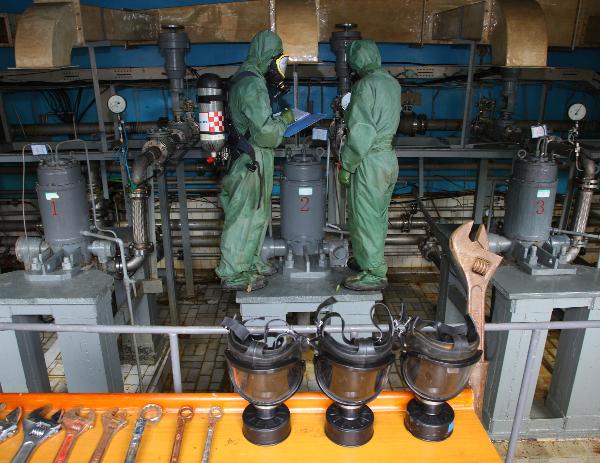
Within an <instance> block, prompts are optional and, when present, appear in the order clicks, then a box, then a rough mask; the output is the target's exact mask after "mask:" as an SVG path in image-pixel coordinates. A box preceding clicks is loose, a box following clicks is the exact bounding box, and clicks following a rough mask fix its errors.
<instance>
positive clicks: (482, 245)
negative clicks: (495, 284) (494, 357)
mask: <svg viewBox="0 0 600 463" xmlns="http://www.w3.org/2000/svg"><path fill="white" fill-rule="evenodd" d="M472 227H473V221H472V220H471V221H469V222H467V223H464V224H462V225H461V226H460V227H458V228H457V229H456V230H454V233H452V235H451V236H450V243H449V244H450V251H451V252H452V255H453V256H454V259H455V261H456V263H457V264H458V267H459V268H460V270H462V273H463V275H464V278H465V281H466V283H467V313H468V314H469V315H471V317H472V318H473V321H474V322H475V326H476V327H477V332H478V333H479V339H480V346H481V350H482V351H484V355H482V356H481V360H480V361H479V362H478V363H477V364H476V365H475V366H474V367H473V371H472V373H471V380H470V382H471V388H472V389H473V395H474V396H475V412H476V413H477V415H478V416H479V417H480V418H481V412H482V408H483V394H484V392H485V381H486V378H487V367H488V363H487V362H486V360H485V350H484V348H485V292H486V290H487V287H488V284H489V282H490V280H491V279H492V277H493V276H494V273H496V269H497V268H498V266H499V265H500V262H501V261H502V257H500V256H498V255H497V254H494V253H493V252H491V251H490V250H489V248H490V246H489V241H488V236H487V232H486V231H485V227H484V226H483V225H480V226H479V229H478V230H477V233H476V235H475V241H472V240H471V238H470V237H469V235H470V234H471V228H472Z"/></svg>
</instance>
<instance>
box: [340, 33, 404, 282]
mask: <svg viewBox="0 0 600 463" xmlns="http://www.w3.org/2000/svg"><path fill="white" fill-rule="evenodd" d="M348 62H349V64H350V66H351V67H352V69H354V70H355V71H356V72H358V74H359V75H360V77H361V79H360V80H359V81H358V82H357V83H356V84H354V86H353V87H352V97H351V99H350V105H349V106H348V109H347V112H346V117H345V119H346V125H347V129H348V136H347V139H346V143H345V145H344V147H343V148H342V153H341V158H342V169H343V170H345V171H347V172H350V186H349V193H348V208H349V213H350V214H349V215H350V238H351V240H352V252H353V254H354V257H355V258H356V261H357V263H358V265H360V268H361V269H362V270H363V272H362V273H360V274H359V275H358V276H356V277H351V278H349V279H347V280H346V281H345V282H344V284H345V286H347V287H349V288H351V289H359V290H360V289H375V288H378V287H381V286H382V285H384V284H385V283H386V282H387V281H386V274H387V265H386V262H385V259H384V256H383V251H384V246H385V238H386V236H387V227H388V207H389V205H390V200H391V198H392V193H393V191H394V186H395V185H396V181H397V178H398V160H397V159H396V154H395V152H394V150H393V149H392V139H393V137H394V135H395V134H396V131H397V130H398V124H399V123H400V111H401V102H400V84H399V83H398V81H397V80H396V79H394V78H393V77H392V76H391V75H390V74H389V73H388V72H387V71H385V70H384V69H383V68H382V67H381V56H380V54H379V50H378V48H377V45H375V43H374V42H373V41H371V40H357V41H355V42H353V43H352V45H351V46H350V50H349V56H348Z"/></svg>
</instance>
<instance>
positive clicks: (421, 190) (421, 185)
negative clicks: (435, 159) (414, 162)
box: [419, 157, 425, 198]
mask: <svg viewBox="0 0 600 463" xmlns="http://www.w3.org/2000/svg"><path fill="white" fill-rule="evenodd" d="M424 196H425V160H424V159H423V158H422V157H420V158H419V198H422V197H424Z"/></svg>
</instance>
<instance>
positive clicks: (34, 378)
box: [0, 270, 123, 392]
mask: <svg viewBox="0 0 600 463" xmlns="http://www.w3.org/2000/svg"><path fill="white" fill-rule="evenodd" d="M112 292H113V278H112V277H110V276H108V275H107V274H105V273H103V272H100V271H97V270H89V271H84V272H81V273H80V274H78V275H77V276H75V277H74V278H72V279H70V280H66V281H62V282H60V283H31V282H29V281H27V280H26V279H25V277H24V272H22V271H20V272H11V273H6V274H2V275H0V321H1V322H3V323H7V322H14V323H18V322H38V321H39V317H38V316H39V315H51V316H52V317H54V320H55V323H57V324H73V325H79V324H84V325H110V324H112V323H113V313H112V304H111V298H112ZM58 343H59V347H60V352H61V354H62V360H63V364H64V370H65V377H66V380H67V388H68V390H69V392H123V378H122V376H121V366H120V362H119V352H118V349H117V335H116V334H94V333H58ZM0 352H1V353H2V355H0V385H1V386H2V391H3V392H49V391H50V383H49V381H48V373H47V371H46V365H45V362H44V355H43V352H42V346H41V340H40V335H39V333H27V332H14V331H2V332H0Z"/></svg>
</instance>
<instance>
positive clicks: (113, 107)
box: [108, 95, 127, 114]
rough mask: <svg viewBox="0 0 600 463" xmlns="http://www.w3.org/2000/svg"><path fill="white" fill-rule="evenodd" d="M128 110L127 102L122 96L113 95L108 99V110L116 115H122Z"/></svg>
mask: <svg viewBox="0 0 600 463" xmlns="http://www.w3.org/2000/svg"><path fill="white" fill-rule="evenodd" d="M125 108H127V102H126V101H125V98H123V97H122V96H121V95H113V96H111V97H110V98H109V99H108V109H110V111H111V112H112V113H114V114H121V113H122V112H123V111H125Z"/></svg>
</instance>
